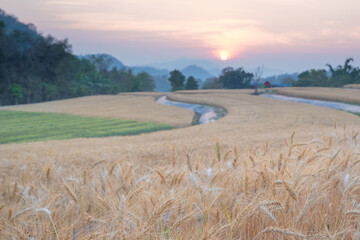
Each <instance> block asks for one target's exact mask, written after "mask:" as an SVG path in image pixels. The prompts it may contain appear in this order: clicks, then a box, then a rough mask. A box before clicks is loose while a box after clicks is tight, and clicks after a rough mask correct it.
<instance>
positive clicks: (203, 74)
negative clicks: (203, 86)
mask: <svg viewBox="0 0 360 240" xmlns="http://www.w3.org/2000/svg"><path fill="white" fill-rule="evenodd" d="M181 72H182V74H184V75H185V77H187V78H188V77H190V76H193V77H194V78H195V79H200V80H201V81H205V80H206V79H208V78H211V77H214V75H212V74H211V73H209V72H208V71H206V70H205V69H204V68H202V67H199V66H197V65H189V66H187V67H186V68H184V69H183V70H181Z"/></svg>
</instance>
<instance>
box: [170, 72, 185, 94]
mask: <svg viewBox="0 0 360 240" xmlns="http://www.w3.org/2000/svg"><path fill="white" fill-rule="evenodd" d="M169 82H170V84H171V88H172V89H171V90H172V91H178V90H183V89H184V83H185V76H184V75H183V74H182V73H181V72H180V71H179V70H173V71H171V72H170V77H169Z"/></svg>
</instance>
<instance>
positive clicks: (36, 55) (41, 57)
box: [0, 21, 155, 105]
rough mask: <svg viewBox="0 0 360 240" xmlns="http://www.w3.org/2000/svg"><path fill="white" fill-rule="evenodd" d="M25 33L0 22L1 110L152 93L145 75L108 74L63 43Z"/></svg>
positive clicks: (100, 62)
mask: <svg viewBox="0 0 360 240" xmlns="http://www.w3.org/2000/svg"><path fill="white" fill-rule="evenodd" d="M31 26H32V27H31V28H28V30H18V29H7V26H6V25H5V23H4V22H3V21H0V105H10V104H23V103H35V102H42V101H49V100H57V99H64V98H72V97H80V96H86V95H95V94H116V93H119V92H131V91H153V89H154V87H155V84H154V80H153V79H152V77H151V76H150V75H149V74H147V73H144V72H143V73H139V74H136V75H134V74H133V73H132V71H131V70H129V69H126V68H123V69H117V68H112V69H109V68H108V67H109V66H110V65H109V64H110V63H109V62H108V61H107V59H105V58H103V57H102V56H101V55H100V56H95V55H93V56H92V57H90V58H89V59H79V58H78V57H77V56H75V55H73V54H72V48H71V45H70V44H69V43H68V41H67V40H57V39H55V38H54V37H52V36H50V35H49V36H47V37H44V36H42V35H40V34H38V33H37V32H36V29H35V28H34V27H33V25H31Z"/></svg>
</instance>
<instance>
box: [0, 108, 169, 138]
mask: <svg viewBox="0 0 360 240" xmlns="http://www.w3.org/2000/svg"><path fill="white" fill-rule="evenodd" d="M165 129H172V126H170V125H166V124H158V123H150V122H137V121H131V120H121V119H111V118H100V117H82V116H74V115H67V114H61V113H37V112H20V111H0V144H4V143H17V142H35V141H45V140H62V139H70V138H90V137H107V136H120V135H134V134H139V133H145V132H152V131H157V130H165Z"/></svg>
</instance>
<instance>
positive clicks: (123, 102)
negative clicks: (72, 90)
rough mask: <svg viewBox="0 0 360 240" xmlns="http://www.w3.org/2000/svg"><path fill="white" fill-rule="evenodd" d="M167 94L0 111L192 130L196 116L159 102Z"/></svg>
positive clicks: (68, 101) (126, 95)
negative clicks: (58, 114)
mask: <svg viewBox="0 0 360 240" xmlns="http://www.w3.org/2000/svg"><path fill="white" fill-rule="evenodd" d="M164 95H166V93H165V94H164V93H123V94H119V95H116V96H114V95H104V96H88V97H80V98H73V99H66V100H61V101H52V102H46V103H36V104H30V105H16V106H6V107H0V110H14V111H29V112H46V113H66V114H70V115H79V116H92V117H103V118H117V119H127V120H134V121H142V122H156V123H165V124H169V125H171V126H173V127H175V128H178V127H186V126H190V125H191V123H192V120H193V112H192V111H190V110H187V109H177V108H173V107H170V106H166V105H161V104H158V103H156V102H155V98H156V97H160V96H164Z"/></svg>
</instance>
